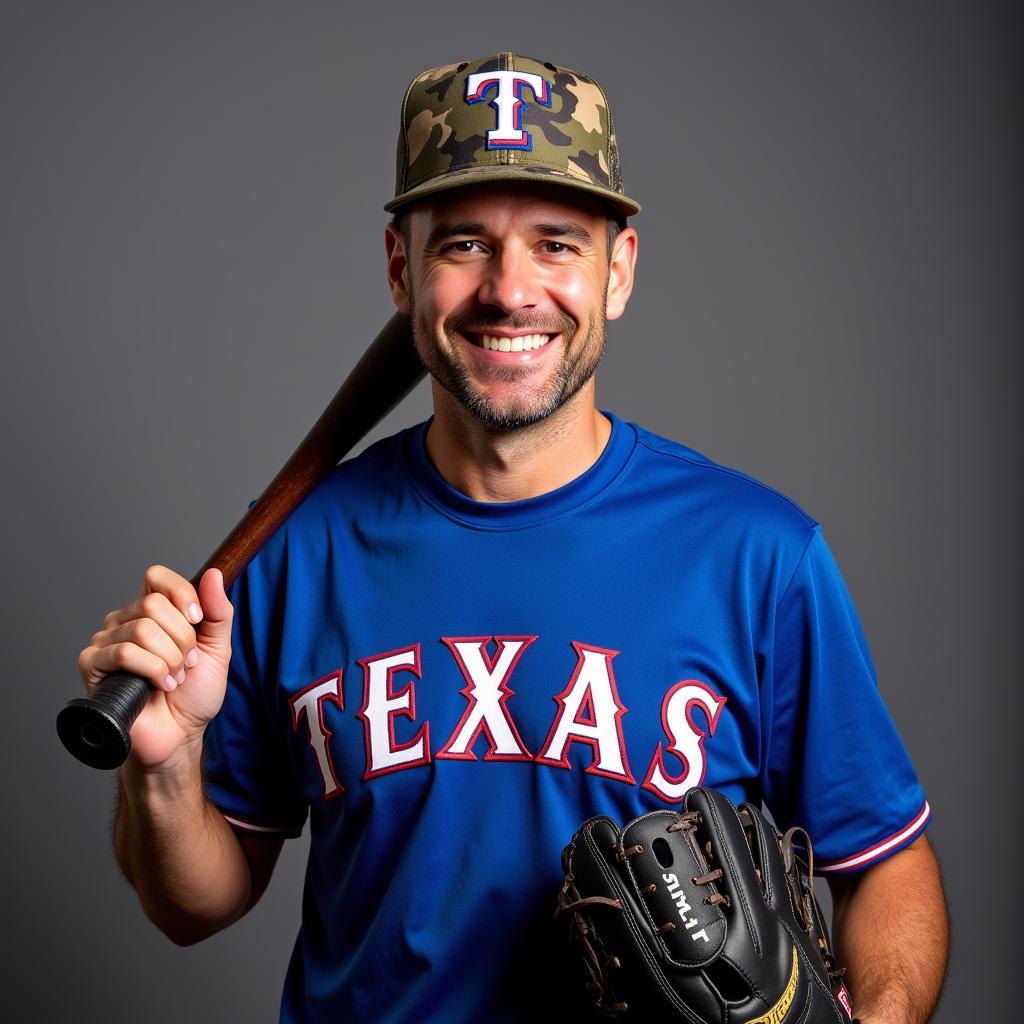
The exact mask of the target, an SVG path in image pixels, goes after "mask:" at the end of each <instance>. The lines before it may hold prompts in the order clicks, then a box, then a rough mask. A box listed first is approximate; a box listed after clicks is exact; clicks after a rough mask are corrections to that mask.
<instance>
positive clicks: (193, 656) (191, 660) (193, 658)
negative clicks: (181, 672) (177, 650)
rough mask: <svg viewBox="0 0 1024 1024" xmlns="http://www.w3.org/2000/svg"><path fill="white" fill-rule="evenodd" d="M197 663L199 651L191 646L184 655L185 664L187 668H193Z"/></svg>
mask: <svg viewBox="0 0 1024 1024" xmlns="http://www.w3.org/2000/svg"><path fill="white" fill-rule="evenodd" d="M198 663H199V652H198V651H197V650H196V649H195V648H194V647H193V648H192V650H191V651H189V652H188V654H186V655H185V664H186V665H187V666H188V667H189V668H195V667H196V665H197V664H198Z"/></svg>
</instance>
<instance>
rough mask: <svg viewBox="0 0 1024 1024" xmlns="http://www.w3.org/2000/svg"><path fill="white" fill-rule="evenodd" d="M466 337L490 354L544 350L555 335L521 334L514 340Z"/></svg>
mask: <svg viewBox="0 0 1024 1024" xmlns="http://www.w3.org/2000/svg"><path fill="white" fill-rule="evenodd" d="M466 337H467V338H468V339H469V340H470V341H472V342H473V344H474V345H478V346H479V347H480V348H484V349H487V351H489V352H533V351H534V350H535V349H539V348H543V347H544V346H545V345H546V344H547V343H548V342H549V341H550V340H551V339H552V338H553V337H554V335H553V334H520V335H517V336H516V337H514V338H508V337H505V336H502V335H497V334H467V335H466Z"/></svg>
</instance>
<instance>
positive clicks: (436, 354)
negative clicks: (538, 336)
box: [409, 292, 608, 432]
mask: <svg viewBox="0 0 1024 1024" xmlns="http://www.w3.org/2000/svg"><path fill="white" fill-rule="evenodd" d="M409 304H410V306H411V309H412V328H413V338H414V339H415V342H416V350H417V351H418V352H419V354H420V358H421V359H422V360H423V364H424V366H426V368H427V370H428V371H429V372H430V374H431V376H432V377H434V379H435V380H437V382H438V383H439V384H440V385H441V386H442V387H443V388H444V389H445V390H446V391H447V392H448V393H449V394H451V395H452V396H453V397H454V398H455V400H456V401H457V402H458V403H459V404H460V405H461V406H462V408H463V409H465V410H466V411H467V412H468V413H469V414H470V415H471V416H473V417H474V418H475V419H476V420H477V421H478V422H479V423H481V424H482V425H483V426H485V427H487V428H489V429H491V430H494V431H500V432H507V431H511V430H521V429H522V428H523V427H529V426H532V425H533V424H534V423H539V422H540V421H541V420H544V419H547V417H549V416H550V415H551V414H552V413H554V412H555V411H556V410H558V409H560V408H561V407H562V406H563V405H565V403H566V402H568V401H569V399H571V398H572V397H573V396H574V395H576V394H577V393H578V392H579V391H580V389H581V388H582V387H584V385H586V384H587V382H588V381H589V380H590V379H591V378H592V377H593V376H594V374H595V373H596V372H597V368H598V366H599V365H600V362H601V358H602V356H603V355H604V347H605V341H606V338H607V309H608V306H607V299H606V298H603V299H602V301H601V310H600V313H597V312H595V313H593V314H592V315H591V317H590V322H589V323H588V325H587V329H586V334H585V335H584V336H583V337H577V333H578V332H577V325H576V323H575V321H574V320H572V319H571V318H570V317H568V316H566V317H564V318H559V322H558V323H557V324H555V323H550V322H549V323H547V324H539V323H538V322H537V321H536V319H534V320H533V321H532V322H525V321H524V322H517V319H516V318H515V317H511V318H508V317H506V318H503V319H502V321H501V322H500V323H499V322H497V321H494V322H492V323H488V322H487V321H486V318H481V317H473V318H470V317H467V316H466V315H465V314H453V315H452V316H450V317H448V318H447V319H446V320H445V322H444V325H443V327H442V331H443V333H444V335H445V339H444V344H442V343H441V341H440V340H439V339H438V337H437V336H436V335H435V333H434V331H433V329H432V328H431V326H430V324H429V323H428V322H427V321H426V319H425V318H423V317H422V316H420V315H419V314H418V313H417V312H416V302H415V297H414V296H413V294H412V293H411V292H410V295H409ZM488 327H495V328H503V329H507V330H512V331H522V332H523V333H534V332H536V333H550V334H556V333H557V334H561V337H562V341H561V345H562V358H561V361H560V362H559V364H558V366H557V367H555V369H554V371H553V372H551V373H550V374H549V376H548V379H547V381H546V382H545V384H544V388H543V391H542V392H541V393H540V394H531V395H530V397H529V398H528V399H520V398H516V399H514V400H511V401H508V402H506V403H504V404H503V405H502V406H501V407H498V406H497V405H495V403H493V402H492V401H491V400H490V399H489V398H488V397H487V396H486V395H485V394H483V393H482V392H481V391H480V389H479V388H478V387H477V386H476V384H475V383H474V380H473V374H472V373H471V371H470V370H469V368H468V367H467V365H466V363H465V361H464V360H463V359H462V358H461V356H460V354H459V346H460V345H461V344H462V342H461V340H460V339H459V337H458V336H457V334H458V332H460V331H461V330H463V329H464V328H468V329H470V330H474V331H481V330H485V329H486V328H488ZM549 344H550V343H549ZM486 373H487V376H488V377H490V378H491V379H493V380H497V381H500V382H502V383H507V384H516V383H518V382H522V381H524V380H529V377H530V371H529V370H523V369H520V368H518V367H515V366H493V367H488V368H487V370H486Z"/></svg>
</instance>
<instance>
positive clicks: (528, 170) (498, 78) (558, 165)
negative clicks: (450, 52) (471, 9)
mask: <svg viewBox="0 0 1024 1024" xmlns="http://www.w3.org/2000/svg"><path fill="white" fill-rule="evenodd" d="M505 180H517V181H545V182H551V183H556V184H559V185H565V186H567V187H569V188H573V189H577V190H582V191H584V192H589V193H591V194H592V195H596V196H600V197H601V198H603V199H606V200H608V201H609V202H610V203H612V204H613V205H614V206H616V207H617V208H618V209H619V210H620V211H621V212H622V213H624V214H626V215H629V214H633V213H639V212H640V205H639V203H637V202H635V201H634V200H632V199H629V198H627V196H626V194H625V192H624V190H623V186H622V170H621V168H620V166H619V147H618V145H617V144H616V141H615V122H614V121H613V120H612V112H611V109H610V108H609V106H608V101H607V100H606V99H605V95H604V90H603V89H602V88H601V87H600V86H599V85H598V84H597V82H595V81H594V80H593V79H592V78H590V77H588V76H587V75H584V74H581V73H580V72H579V71H570V70H569V69H568V68H560V67H556V66H555V65H554V64H550V63H548V62H546V61H538V60H534V59H533V58H532V57H520V56H517V55H516V54H513V53H499V54H497V55H496V56H494V57H486V58H484V59H483V60H474V61H463V62H462V63H461V64H448V65H446V66H445V67H440V68H433V69H432V70H430V71H424V72H423V74H422V75H420V76H419V77H417V78H414V79H413V81H412V82H411V84H410V85H409V88H408V89H407V90H406V93H405V100H404V101H403V103H402V121H401V125H400V126H399V131H398V161H397V173H396V176H395V198H394V199H392V200H391V202H389V203H387V204H386V205H385V207H384V209H385V210H388V211H389V212H390V211H393V210H396V209H398V208H399V207H400V206H403V205H405V204H406V203H409V202H412V201H413V200H415V199H419V198H420V197H421V196H426V195H431V194H432V193H435V192H441V191H443V190H444V189H449V188H455V187H457V186H459V185H471V184H476V183H479V182H490V181H505Z"/></svg>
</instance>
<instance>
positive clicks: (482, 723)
mask: <svg viewBox="0 0 1024 1024" xmlns="http://www.w3.org/2000/svg"><path fill="white" fill-rule="evenodd" d="M441 640H442V642H443V643H444V645H445V646H446V647H447V649H448V651H449V652H450V653H451V656H452V658H453V659H454V661H455V663H456V665H457V666H458V669H459V671H460V673H461V675H462V677H463V679H464V680H465V686H463V687H462V689H461V691H460V693H461V694H462V696H463V697H464V698H465V701H466V705H465V709H464V710H463V713H462V716H461V718H460V719H459V721H458V723H457V724H456V726H455V728H454V729H453V730H452V732H451V734H450V735H449V736H447V737H446V738H445V739H444V741H443V742H441V743H440V744H438V745H437V747H436V749H433V750H432V748H431V737H430V724H431V723H430V722H429V721H424V722H423V723H422V724H421V725H420V727H419V729H418V730H416V731H415V733H414V735H413V736H412V738H411V739H407V740H405V741H404V742H399V741H398V739H397V738H396V733H395V724H396V719H397V718H399V717H406V718H409V719H412V721H413V722H415V721H416V720H417V719H416V683H417V681H418V680H420V681H422V679H423V668H422V662H421V647H420V644H418V643H416V644H411V645H410V646H408V647H401V648H398V649H397V650H393V651H388V652H386V653H384V654H376V655H373V656H371V657H367V658H360V659H359V660H358V664H359V666H360V668H361V670H362V677H363V693H362V703H361V705H360V707H359V709H358V710H357V711H356V716H357V717H358V718H359V719H360V721H361V722H362V724H363V736H364V742H365V753H366V769H365V771H364V773H363V780H364V781H367V780H370V779H373V778H375V777H376V776H380V775H384V774H388V773H391V772H397V771H404V770H407V769H410V768H413V767H415V766H417V765H423V764H427V763H429V761H430V759H431V757H434V758H437V759H449V760H462V761H476V760H478V759H480V758H481V755H480V750H481V749H482V748H483V747H484V745H486V749H483V753H482V760H484V761H532V762H534V763H535V764H539V765H548V766H551V767H555V768H569V767H570V764H569V749H570V747H571V746H572V744H574V743H580V744H584V745H586V746H589V747H590V748H591V750H592V752H593V753H592V759H591V762H590V764H589V765H588V766H587V767H586V769H585V771H587V772H588V773H590V774H593V775H601V776H604V777H606V778H609V779H614V780H617V781H619V782H623V783H626V784H627V785H636V778H635V777H634V775H633V772H632V771H631V769H630V766H629V757H628V753H627V750H626V742H625V738H624V736H623V732H622V716H623V715H625V714H626V713H627V711H628V709H627V708H626V706H625V705H624V704H623V703H622V701H621V700H620V698H619V693H618V688H617V685H616V681H615V672H614V669H613V665H612V662H613V659H614V658H615V656H616V655H617V654H618V653H619V652H618V651H613V650H608V649H607V648H604V647H597V646H594V645H592V644H586V643H581V642H579V641H576V640H574V641H572V646H573V649H574V650H575V652H576V665H575V668H574V669H573V672H572V674H571V676H570V678H569V680H568V682H567V683H566V684H565V687H564V688H563V689H562V691H561V692H560V693H558V694H553V695H552V700H553V702H554V704H555V710H554V713H553V716H552V721H551V728H550V729H549V730H548V733H547V736H546V737H545V739H544V741H543V743H542V744H541V746H540V748H539V749H538V750H537V751H535V752H534V751H530V750H529V749H528V748H527V746H526V744H525V743H524V741H523V738H522V736H521V735H520V732H519V729H518V727H517V725H516V721H515V718H514V716H513V713H512V709H511V708H510V707H509V700H510V698H511V697H513V696H514V695H515V690H514V689H513V687H512V681H513V679H514V676H515V672H516V667H517V666H518V665H519V663H520V661H521V660H522V659H523V658H525V657H528V656H529V653H528V648H529V646H530V645H531V644H532V643H533V642H534V641H535V640H537V637H536V636H494V637H484V636H467V637H442V638H441ZM492 642H493V644H494V653H493V654H491V653H489V651H488V648H489V646H490V645H491V643H492ZM343 676H344V669H343V668H339V669H337V670H335V671H334V672H332V673H329V674H328V675H326V676H324V677H322V678H320V679H317V680H316V681H314V682H312V683H310V684H309V685H308V686H306V687H304V688H303V689H302V690H300V691H299V692H298V693H296V694H295V695H294V696H292V698H291V699H290V701H289V705H290V707H291V719H292V727H293V729H294V730H295V731H296V732H298V731H299V730H300V729H304V731H305V735H306V737H307V739H308V740H309V745H310V748H311V750H312V754H313V757H314V758H315V760H316V765H317V768H318V769H319V772H320V776H321V778H322V780H323V785H324V799H326V800H329V799H331V798H332V797H336V796H338V795H340V794H341V793H344V792H345V787H344V786H343V785H342V784H341V783H340V782H339V781H338V777H337V774H336V772H335V769H334V761H333V759H332V756H331V730H330V729H329V728H328V726H327V721H326V719H325V709H326V707H327V705H329V704H333V705H336V706H337V708H339V709H340V710H341V711H344V710H345V704H344V696H343V691H342V680H343ZM400 676H401V680H400V678H399V677H400ZM402 680H404V684H403V682H402ZM725 702H726V698H725V697H722V696H719V695H718V694H717V693H715V692H714V691H713V690H712V689H711V687H710V686H708V685H707V683H704V682H702V681H700V680H698V679H685V680H682V681H681V682H676V683H674V684H673V685H671V686H670V687H669V688H668V689H667V691H666V692H665V694H664V696H663V698H662V700H661V724H662V729H663V731H664V734H665V740H664V741H663V742H659V743H658V744H657V747H656V748H655V750H654V751H653V753H652V754H651V755H650V761H649V763H648V766H647V771H646V774H645V776H644V781H643V788H644V789H647V790H649V791H650V792H652V793H654V794H655V795H656V796H657V797H659V798H660V799H662V800H664V801H666V802H667V803H669V804H673V805H675V804H678V803H679V801H680V800H681V799H682V797H683V795H684V794H685V793H686V791H687V790H689V789H691V788H692V787H693V786H699V785H700V784H701V782H702V781H703V779H704V773H705V768H706V759H705V753H704V741H705V739H706V738H707V737H709V736H713V735H714V733H715V728H716V726H717V724H718V718H719V715H720V714H721V711H722V708H723V707H724V706H725ZM696 711H699V712H701V715H699V716H697V717H695V714H694V712H696ZM634 753H635V752H634ZM669 754H671V755H673V758H674V760H673V761H672V762H671V764H673V765H676V766H681V770H679V769H678V767H677V770H676V771H675V772H673V770H672V768H671V767H670V764H669V763H667V755H669Z"/></svg>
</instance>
